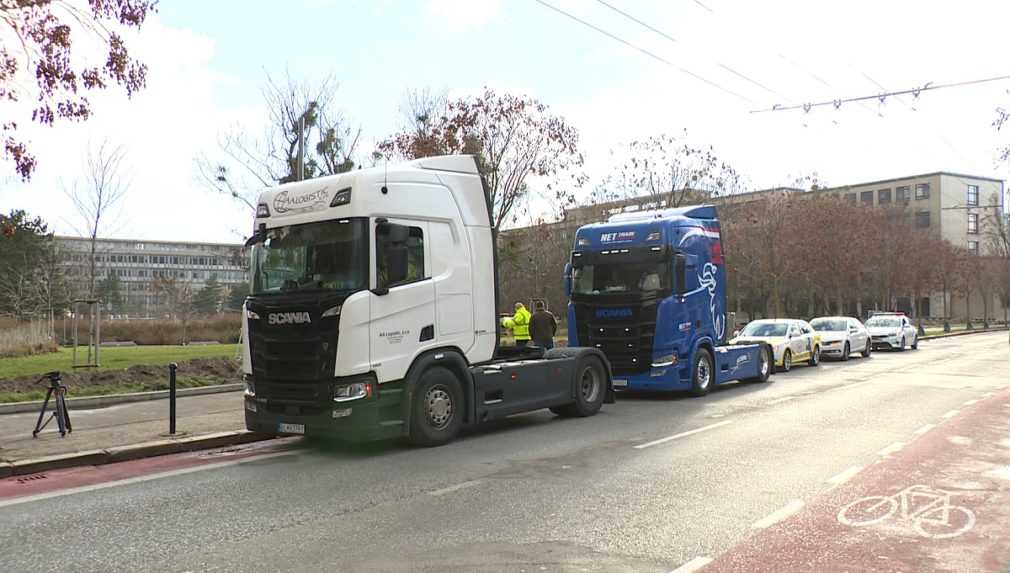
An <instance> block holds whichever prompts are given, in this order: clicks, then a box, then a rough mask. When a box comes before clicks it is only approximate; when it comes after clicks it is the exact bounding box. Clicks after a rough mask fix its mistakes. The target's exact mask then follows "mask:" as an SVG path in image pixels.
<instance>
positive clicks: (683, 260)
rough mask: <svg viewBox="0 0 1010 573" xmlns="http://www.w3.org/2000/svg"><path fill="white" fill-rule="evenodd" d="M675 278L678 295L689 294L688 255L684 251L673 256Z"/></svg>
mask: <svg viewBox="0 0 1010 573" xmlns="http://www.w3.org/2000/svg"><path fill="white" fill-rule="evenodd" d="M673 280H674V282H675V283H676V284H677V287H676V288H677V296H684V295H685V294H687V256H685V255H684V253H677V254H675V255H674V256H673Z"/></svg>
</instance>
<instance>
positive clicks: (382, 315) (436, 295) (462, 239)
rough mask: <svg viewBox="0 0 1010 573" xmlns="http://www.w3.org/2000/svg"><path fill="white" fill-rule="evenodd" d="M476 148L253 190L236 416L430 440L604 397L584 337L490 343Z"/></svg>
mask: <svg viewBox="0 0 1010 573" xmlns="http://www.w3.org/2000/svg"><path fill="white" fill-rule="evenodd" d="M483 182H484V180H483V179H482V177H481V175H480V173H479V172H478V169H477V164H476V162H475V161H474V159H473V157H471V156H444V157H431V158H426V159H419V160H415V161H411V162H407V163H404V164H400V165H389V166H380V167H376V168H371V169H361V170H357V171H351V172H348V173H343V174H339V175H333V176H328V177H320V178H317V179H311V180H307V181H300V182H294V183H287V184H284V185H280V186H278V187H276V188H273V189H269V190H267V191H265V192H263V193H262V194H261V195H260V198H259V201H258V205H257V211H256V219H255V226H254V233H253V235H252V237H251V238H250V239H249V241H248V243H247V244H248V246H250V247H251V248H252V253H251V275H252V293H251V295H250V296H249V297H248V298H246V300H245V303H244V306H243V321H242V330H243V337H242V340H243V347H242V350H243V357H242V370H243V379H244V381H245V420H246V427H247V428H248V429H250V430H253V431H256V432H262V433H266V434H274V435H304V434H307V435H310V436H312V435H316V436H324V437H331V438H336V439H339V440H348V441H361V440H371V439H384V438H395V437H400V436H406V437H407V438H409V440H410V441H411V442H413V443H415V444H419V445H426V446H430V445H439V444H443V443H445V442H448V441H449V440H451V439H452V438H453V437H455V436H456V435H457V434H458V433H459V431H460V430H461V428H463V427H464V426H467V425H474V424H479V423H482V422H486V421H489V420H494V419H498V418H502V417H505V416H509V415H512V414H516V413H520V412H528V411H532V410H538V409H541V408H550V410H551V411H552V412H554V413H556V414H558V415H561V416H591V415H594V414H596V412H597V411H599V409H600V408H601V406H602V404H603V403H604V402H612V401H613V400H614V392H613V386H612V384H611V373H610V364H609V362H608V360H607V358H606V356H605V355H604V354H603V353H602V352H601V351H600V350H598V349H595V348H562V349H554V350H550V351H546V352H545V351H544V350H543V349H539V348H536V347H533V348H527V349H516V348H515V347H503V346H501V345H500V344H499V338H500V336H499V333H500V328H499V326H500V325H499V324H498V321H497V318H496V315H497V311H498V310H499V309H500V308H502V307H501V306H500V304H499V300H498V288H497V274H496V273H497V264H496V262H497V260H496V259H497V255H496V247H495V241H494V234H493V230H492V228H491V205H490V201H489V197H488V193H487V191H486V189H485V187H484V185H483Z"/></svg>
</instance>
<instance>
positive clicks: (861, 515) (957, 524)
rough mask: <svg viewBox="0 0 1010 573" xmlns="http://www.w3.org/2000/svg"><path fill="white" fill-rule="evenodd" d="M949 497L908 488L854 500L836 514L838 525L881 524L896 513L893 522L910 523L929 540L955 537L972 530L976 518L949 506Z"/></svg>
mask: <svg viewBox="0 0 1010 573" xmlns="http://www.w3.org/2000/svg"><path fill="white" fill-rule="evenodd" d="M953 495H955V494H952V493H950V492H947V491H943V490H940V489H933V488H930V487H929V486H925V485H913V486H909V487H907V488H905V489H903V490H901V491H899V492H898V493H896V494H895V495H892V496H883V495H872V496H869V497H864V498H862V499H857V500H856V501H854V502H852V503H850V504H848V505H846V506H845V507H843V508H842V509H841V510H840V511H839V512H838V522H839V523H841V524H843V525H848V526H850V527H865V526H867V525H873V524H875V523H880V522H882V521H884V520H885V519H888V518H890V517H892V516H894V515H895V512H897V513H898V515H897V517H896V519H898V520H902V521H905V522H911V524H912V528H913V529H914V530H915V532H916V533H918V534H919V535H921V536H923V537H928V538H930V539H947V538H951V537H957V536H958V535H961V534H962V533H964V532H966V531H968V530H970V529H971V528H972V527H974V526H975V514H974V513H973V512H972V511H971V510H970V509H968V508H967V507H963V506H960V505H952V504H951V502H950V498H951V496H953Z"/></svg>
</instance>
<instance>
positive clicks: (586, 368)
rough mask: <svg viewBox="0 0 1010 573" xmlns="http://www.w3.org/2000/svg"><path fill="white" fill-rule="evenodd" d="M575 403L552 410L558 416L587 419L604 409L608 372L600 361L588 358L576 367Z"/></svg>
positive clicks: (580, 361) (583, 359) (591, 357)
mask: <svg viewBox="0 0 1010 573" xmlns="http://www.w3.org/2000/svg"><path fill="white" fill-rule="evenodd" d="M574 382H575V402H574V403H572V404H567V405H565V406H555V407H553V408H551V409H550V410H551V412H554V413H555V414H557V415H558V416H562V417H565V418H585V417H587V416H592V415H595V414H596V413H597V412H599V411H600V408H602V407H603V398H604V397H605V396H606V394H607V371H606V369H605V368H603V364H601V363H600V361H599V359H597V358H595V357H593V356H586V357H583V358H582V359H581V360H579V362H578V364H576V366H575V380H574Z"/></svg>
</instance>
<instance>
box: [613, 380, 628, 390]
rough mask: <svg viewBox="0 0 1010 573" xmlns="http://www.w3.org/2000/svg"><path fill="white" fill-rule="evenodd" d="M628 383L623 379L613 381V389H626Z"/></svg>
mask: <svg viewBox="0 0 1010 573" xmlns="http://www.w3.org/2000/svg"><path fill="white" fill-rule="evenodd" d="M627 387H628V381H627V380H623V379H617V378H615V379H614V388H627Z"/></svg>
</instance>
